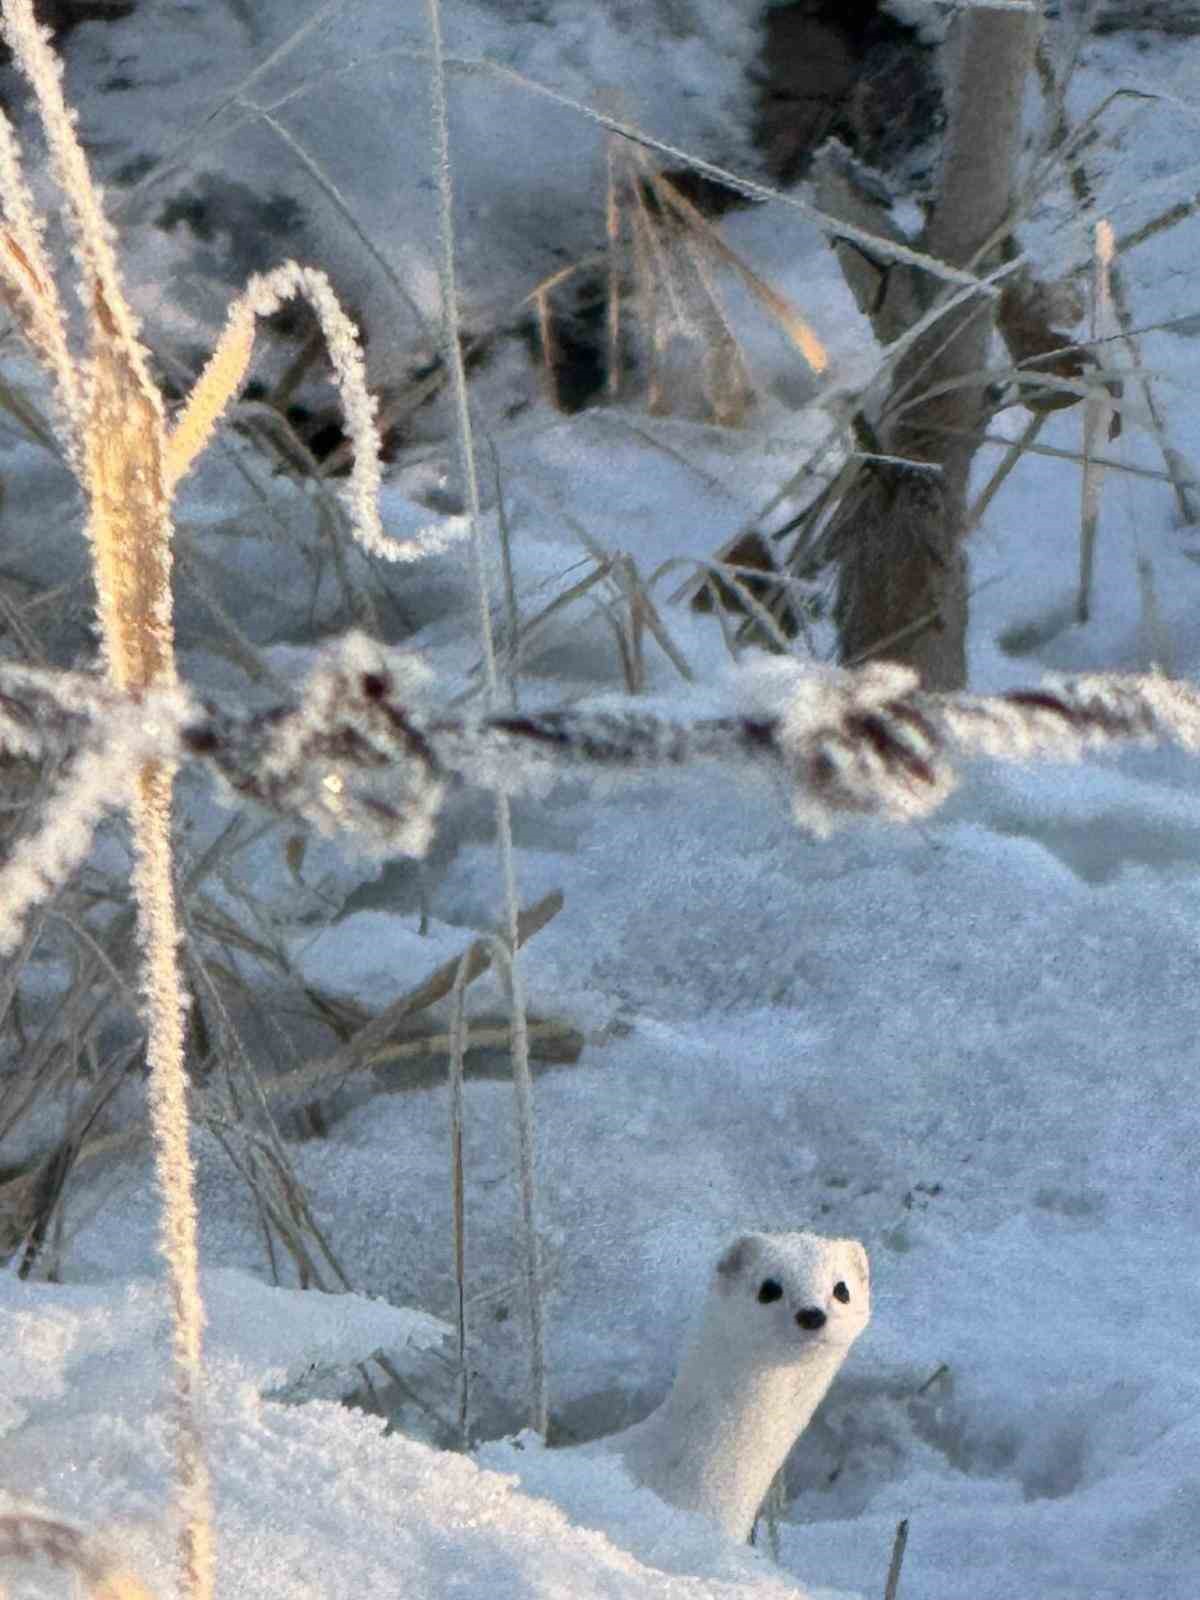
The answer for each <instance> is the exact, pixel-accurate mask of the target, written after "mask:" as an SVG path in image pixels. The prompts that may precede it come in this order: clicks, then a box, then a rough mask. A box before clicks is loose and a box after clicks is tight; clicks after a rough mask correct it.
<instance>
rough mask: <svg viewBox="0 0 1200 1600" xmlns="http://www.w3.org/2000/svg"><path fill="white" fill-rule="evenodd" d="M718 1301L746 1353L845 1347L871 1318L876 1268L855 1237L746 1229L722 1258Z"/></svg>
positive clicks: (790, 1356)
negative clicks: (842, 1237)
mask: <svg viewBox="0 0 1200 1600" xmlns="http://www.w3.org/2000/svg"><path fill="white" fill-rule="evenodd" d="M712 1298H713V1301H714V1302H715V1309H716V1310H717V1311H718V1314H719V1316H720V1319H721V1322H722V1323H723V1324H724V1326H725V1327H726V1328H728V1329H729V1330H730V1331H733V1330H734V1329H736V1333H737V1337H738V1340H739V1342H742V1345H743V1348H744V1349H745V1350H746V1352H747V1353H750V1352H752V1351H753V1352H757V1353H758V1354H759V1355H760V1356H761V1358H762V1359H763V1360H764V1361H766V1362H775V1361H783V1362H787V1361H789V1360H794V1359H795V1358H797V1357H798V1356H801V1355H803V1354H804V1353H805V1351H808V1350H815V1349H818V1348H824V1349H827V1350H828V1349H839V1350H841V1351H843V1352H844V1351H846V1350H847V1349H849V1347H850V1345H852V1344H853V1343H854V1341H855V1339H857V1338H858V1336H859V1334H860V1333H861V1332H862V1331H863V1329H864V1328H865V1327H866V1325H867V1322H868V1321H869V1320H870V1316H871V1269H870V1264H869V1262H868V1260H867V1252H866V1251H865V1250H864V1249H863V1247H862V1245H861V1244H860V1243H859V1242H858V1240H857V1239H823V1238H821V1236H820V1235H819V1234H815V1233H746V1234H743V1235H742V1237H741V1238H740V1239H735V1240H734V1242H733V1243H732V1244H731V1245H730V1246H729V1247H728V1249H727V1250H725V1251H724V1253H723V1254H722V1256H721V1258H720V1260H719V1261H718V1262H717V1268H716V1278H715V1284H714V1292H713V1296H712Z"/></svg>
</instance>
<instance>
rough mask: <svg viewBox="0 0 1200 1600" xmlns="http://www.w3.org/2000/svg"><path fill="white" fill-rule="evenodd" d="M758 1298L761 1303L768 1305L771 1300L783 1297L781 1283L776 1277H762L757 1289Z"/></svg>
mask: <svg viewBox="0 0 1200 1600" xmlns="http://www.w3.org/2000/svg"><path fill="white" fill-rule="evenodd" d="M758 1298H759V1301H760V1303H761V1304H762V1305H764V1306H765V1305H768V1304H769V1303H770V1302H771V1301H772V1300H780V1299H782V1298H783V1285H782V1284H781V1283H780V1282H779V1280H778V1279H777V1278H764V1279H763V1281H762V1283H761V1285H760V1286H759V1290H758Z"/></svg>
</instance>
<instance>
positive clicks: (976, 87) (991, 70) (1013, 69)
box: [835, 6, 1038, 689]
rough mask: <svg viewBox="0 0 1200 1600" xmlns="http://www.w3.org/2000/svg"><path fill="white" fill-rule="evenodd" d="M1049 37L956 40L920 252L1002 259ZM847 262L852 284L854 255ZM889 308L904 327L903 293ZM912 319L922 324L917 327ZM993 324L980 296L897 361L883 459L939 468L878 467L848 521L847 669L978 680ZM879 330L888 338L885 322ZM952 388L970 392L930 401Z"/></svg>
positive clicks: (962, 19) (1033, 31) (1019, 28)
mask: <svg viewBox="0 0 1200 1600" xmlns="http://www.w3.org/2000/svg"><path fill="white" fill-rule="evenodd" d="M1037 31H1038V17H1037V16H1036V14H1034V13H1030V12H1021V11H1017V10H990V9H985V8H984V7H983V6H977V7H972V8H968V9H964V10H963V11H961V12H960V13H959V15H958V18H957V20H956V22H955V24H954V25H953V33H952V35H951V37H950V38H949V39H948V40H947V44H946V47H945V48H946V53H947V74H946V77H947V82H948V84H949V86H950V97H949V98H950V113H949V125H948V127H947V130H946V143H945V152H944V155H943V159H942V169H941V178H940V184H939V190H938V195H937V199H936V201H935V203H934V207H933V210H932V212H931V214H930V217H929V220H928V222H927V224H926V227H925V231H924V234H923V237H922V238H921V239H920V241H919V242H918V244H919V248H920V249H922V250H924V251H925V252H926V253H928V254H929V255H932V256H935V257H937V258H938V259H939V260H941V261H944V262H945V263H947V265H950V266H954V267H963V268H969V269H971V270H974V271H979V272H985V271H987V270H989V269H990V268H991V267H992V266H994V265H995V264H996V262H997V260H998V259H999V255H998V247H999V245H1000V243H1001V242H1002V239H1003V235H1004V232H1005V231H1006V228H1005V225H1006V223H1007V221H1008V219H1009V216H1010V211H1011V206H1012V191H1013V181H1014V177H1015V173H1016V165H1017V157H1018V154H1019V151H1020V138H1021V112H1022V104H1023V99H1024V90H1025V85H1026V82H1027V79H1028V74H1029V69H1030V67H1031V65H1032V62H1033V52H1034V47H1035V44H1036V40H1037ZM843 259H844V263H845V264H846V266H847V269H848V270H847V275H848V276H850V272H849V264H850V256H849V254H848V253H845V252H844V253H843ZM892 270H893V272H894V271H895V270H896V269H895V268H893V269H892ZM930 281H931V280H930V279H929V278H928V277H924V278H922V279H920V280H917V281H916V282H915V284H914V283H913V281H912V280H911V279H910V282H909V286H908V289H907V291H905V292H907V294H908V297H909V298H910V299H912V300H914V301H915V306H914V309H916V310H919V309H920V306H921V302H922V300H924V301H926V302H928V300H929V298H930V297H929V295H928V290H927V287H926V286H927V285H928V284H929V283H930ZM887 283H888V279H887V277H885V279H884V284H885V286H886V285H887ZM941 287H942V292H945V286H944V285H943V286H941ZM887 298H888V299H890V300H891V301H892V303H893V316H894V314H895V300H896V295H895V293H894V292H893V289H891V288H888V290H887ZM875 310H876V311H878V310H879V305H878V302H877V305H876V307H875ZM901 316H902V320H904V321H906V322H907V323H908V325H911V322H912V321H914V320H915V317H913V316H911V315H905V314H904V313H903V312H902V313H901ZM993 324H994V308H993V302H992V301H991V300H990V299H988V298H986V297H985V296H983V295H979V296H974V297H972V298H971V299H969V300H967V301H966V302H964V304H963V305H961V306H960V307H958V308H956V309H955V310H954V311H953V312H951V313H949V314H948V315H947V316H945V317H943V318H941V319H940V320H939V321H938V322H937V324H936V325H935V326H934V327H933V328H932V329H931V331H930V332H929V333H928V334H927V335H925V336H924V337H923V338H922V339H921V340H919V341H918V342H917V344H916V345H915V346H914V347H913V349H912V350H910V351H909V352H907V353H906V354H905V356H904V357H903V358H902V359H901V360H900V361H899V362H898V363H897V364H896V368H895V372H894V374H893V377H892V382H891V389H890V393H889V395H888V397H887V399H886V401H885V402H884V404H883V406H882V408H881V410H880V413H879V421H878V424H877V426H876V437H877V440H878V445H877V448H878V449H879V450H880V451H881V452H882V453H883V454H885V455H889V456H899V457H903V458H905V460H906V461H907V462H913V463H928V464H929V465H928V467H921V466H918V465H914V466H899V467H896V466H891V465H887V464H875V463H868V464H867V466H866V468H865V470H864V472H863V474H862V475H861V481H860V483H859V485H858V490H857V493H856V494H855V496H854V500H853V504H852V505H847V506H846V507H845V508H844V509H843V513H842V514H841V515H840V516H839V518H838V521H839V538H838V540H837V549H838V560H839V573H838V592H837V602H836V609H835V616H836V619H837V622H838V628H839V648H840V655H841V659H842V660H843V661H844V662H847V663H849V662H853V661H857V660H861V659H863V658H864V657H872V658H878V657H886V658H888V659H890V660H895V661H902V662H904V663H906V664H907V665H909V666H911V667H913V668H915V670H916V671H917V672H918V673H919V674H920V677H921V680H922V682H923V684H924V685H925V687H926V688H929V689H958V688H961V687H962V686H963V685H964V684H965V682H966V676H967V669H966V627H967V582H966V559H965V553H964V550H963V529H964V528H965V525H966V514H967V505H968V497H967V491H968V484H969V477H970V470H971V462H972V459H973V458H974V455H975V452H976V450H977V449H978V447H979V441H980V436H981V434H982V432H983V428H984V426H985V423H986V417H987V404H986V393H985V391H986V386H987V382H988V380H987V377H986V374H985V371H984V369H985V367H986V364H987V355H988V346H989V342H990V340H991V335H992V328H993ZM876 329H877V332H878V331H882V330H881V325H880V320H878V318H877V319H876ZM895 331H896V330H895V328H894V327H893V328H892V329H890V330H889V332H890V336H891V337H894V336H895ZM964 379H967V380H977V381H968V382H965V383H964V382H963V380H964ZM946 384H954V385H957V386H956V387H953V388H951V389H949V390H948V391H947V392H946V393H942V394H939V393H932V394H929V391H930V390H937V389H938V388H939V387H940V386H943V385H946ZM927 394H928V398H921V397H922V396H923V395H927Z"/></svg>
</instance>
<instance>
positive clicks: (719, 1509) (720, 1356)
mask: <svg viewBox="0 0 1200 1600" xmlns="http://www.w3.org/2000/svg"><path fill="white" fill-rule="evenodd" d="M870 1315H871V1284H870V1267H869V1263H868V1261H867V1252H866V1251H865V1250H864V1248H863V1246H862V1245H861V1244H860V1243H859V1242H858V1240H857V1239H824V1238H821V1237H820V1236H819V1235H817V1234H815V1233H748V1234H744V1235H743V1236H742V1237H741V1238H740V1239H737V1240H735V1241H734V1243H733V1244H731V1245H730V1246H729V1248H728V1249H727V1250H725V1251H724V1253H723V1254H722V1255H721V1257H720V1259H719V1260H718V1262H717V1265H716V1270H715V1272H714V1274H713V1281H712V1285H711V1287H710V1289H709V1293H708V1298H707V1300H706V1301H705V1304H704V1307H703V1309H702V1310H701V1313H700V1315H699V1317H698V1318H697V1321H696V1323H695V1326H694V1328H693V1330H692V1333H691V1335H690V1337H689V1340H688V1343H687V1346H686V1348H685V1350H684V1355H683V1360H682V1362H681V1363H680V1367H679V1372H678V1375H677V1377H676V1379H675V1383H674V1386H673V1387H672V1389H671V1392H670V1394H668V1396H667V1398H666V1399H665V1400H664V1401H663V1403H662V1404H661V1405H660V1406H659V1407H658V1409H657V1410H655V1411H652V1412H651V1413H650V1415H649V1416H648V1417H646V1418H645V1419H644V1421H642V1422H638V1423H635V1424H634V1426H633V1427H631V1428H626V1429H625V1430H624V1431H623V1432H621V1433H617V1434H613V1435H612V1436H611V1437H610V1438H608V1439H606V1440H603V1441H600V1443H601V1444H602V1446H603V1447H605V1448H607V1449H610V1450H616V1451H619V1452H620V1454H621V1456H622V1457H623V1458H624V1461H625V1465H626V1467H627V1469H628V1470H629V1472H630V1473H631V1475H632V1476H633V1477H634V1478H636V1479H637V1480H638V1481H639V1482H640V1483H643V1484H645V1485H646V1486H647V1487H648V1488H650V1489H653V1490H654V1491H655V1493H656V1494H658V1495H660V1496H661V1498H662V1499H664V1500H666V1501H668V1502H669V1503H670V1504H671V1505H675V1506H679V1507H681V1508H683V1509H684V1510H687V1511H698V1512H700V1513H701V1514H702V1515H704V1516H706V1517H709V1518H711V1520H712V1521H713V1522H715V1523H717V1524H718V1526H719V1527H721V1528H723V1529H724V1530H725V1532H726V1533H727V1534H729V1535H730V1536H731V1537H732V1538H734V1539H739V1540H745V1539H747V1538H749V1536H750V1530H751V1529H752V1528H753V1526H754V1519H755V1517H756V1516H757V1515H758V1510H759V1507H760V1506H761V1505H762V1501H763V1497H764V1495H765V1494H766V1492H767V1489H768V1488H769V1487H770V1484H771V1480H772V1478H774V1476H775V1473H776V1472H777V1471H778V1469H779V1468H780V1466H782V1464H783V1461H784V1458H785V1457H786V1455H787V1453H788V1451H789V1450H790V1449H791V1447H792V1445H793V1444H794V1443H795V1441H796V1439H797V1438H798V1437H799V1436H800V1434H802V1433H803V1432H804V1430H805V1428H806V1427H807V1426H808V1423H809V1419H810V1418H811V1417H812V1414H813V1412H814V1411H815V1410H816V1408H817V1406H818V1404H819V1403H820V1401H821V1400H822V1398H823V1397H824V1395H825V1392H826V1390H827V1389H828V1388H829V1385H830V1384H831V1383H832V1382H833V1379H834V1376H835V1374H836V1373H837V1370H838V1368H839V1367H840V1366H841V1364H842V1362H843V1361H844V1360H845V1359H846V1355H847V1353H848V1352H849V1350H850V1346H851V1345H852V1344H853V1343H854V1341H855V1340H856V1339H857V1338H858V1336H859V1334H860V1333H861V1332H862V1331H863V1329H864V1328H865V1327H866V1325H867V1322H868V1320H869V1319H870Z"/></svg>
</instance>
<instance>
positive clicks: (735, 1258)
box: [717, 1233, 758, 1284]
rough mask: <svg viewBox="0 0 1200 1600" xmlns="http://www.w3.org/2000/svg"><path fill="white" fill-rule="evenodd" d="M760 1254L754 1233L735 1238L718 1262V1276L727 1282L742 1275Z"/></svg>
mask: <svg viewBox="0 0 1200 1600" xmlns="http://www.w3.org/2000/svg"><path fill="white" fill-rule="evenodd" d="M757 1255H758V1239H757V1237H756V1235H754V1234H753V1233H744V1234H743V1235H742V1237H741V1238H740V1239H735V1240H734V1241H733V1243H732V1244H731V1245H730V1246H729V1248H728V1250H726V1251H725V1252H724V1254H723V1255H722V1256H721V1258H720V1260H719V1261H718V1262H717V1278H718V1279H719V1280H720V1281H721V1282H723V1283H726V1284H729V1283H732V1282H733V1281H734V1279H736V1278H740V1277H742V1276H743V1275H744V1274H745V1273H746V1272H747V1271H748V1270H749V1268H750V1264H751V1262H752V1261H753V1260H754V1259H755V1257H756V1256H757Z"/></svg>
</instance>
